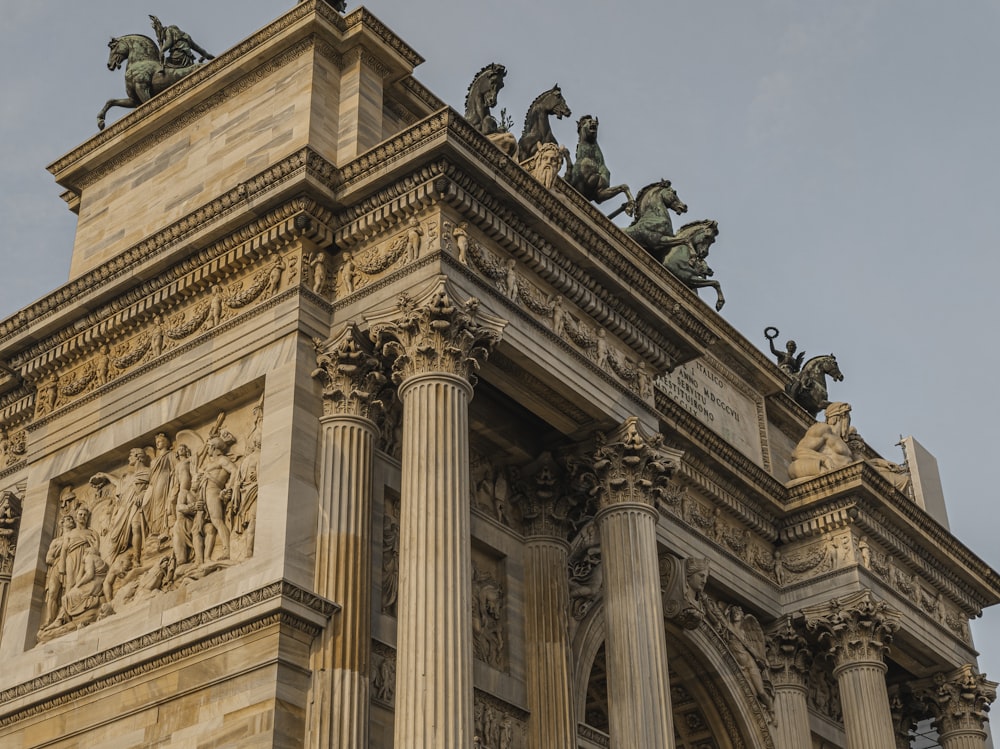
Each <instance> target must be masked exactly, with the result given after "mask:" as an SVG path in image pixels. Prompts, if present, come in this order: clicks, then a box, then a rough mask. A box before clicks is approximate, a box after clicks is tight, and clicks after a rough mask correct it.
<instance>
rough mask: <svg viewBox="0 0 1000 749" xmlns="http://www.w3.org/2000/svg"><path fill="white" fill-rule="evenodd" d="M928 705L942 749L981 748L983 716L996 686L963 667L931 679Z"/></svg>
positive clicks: (982, 742) (994, 693)
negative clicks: (931, 684) (932, 685)
mask: <svg viewBox="0 0 1000 749" xmlns="http://www.w3.org/2000/svg"><path fill="white" fill-rule="evenodd" d="M927 697H928V700H927V702H928V704H929V706H930V709H931V712H932V714H933V715H934V727H935V729H937V732H938V737H939V738H938V740H939V741H940V742H941V747H942V749H983V747H985V746H986V730H985V724H986V713H987V712H988V711H989V709H990V704H991V703H992V702H993V701H994V700H995V699H996V698H997V684H996V683H995V682H992V681H988V680H987V678H986V677H985V676H984V675H983V674H981V673H979V671H977V670H976V667H975V666H972V665H965V666H962V667H961V668H959V669H957V670H955V671H953V672H951V673H950V674H938V675H937V676H935V677H934V688H933V689H931V690H929V691H928V694H927Z"/></svg>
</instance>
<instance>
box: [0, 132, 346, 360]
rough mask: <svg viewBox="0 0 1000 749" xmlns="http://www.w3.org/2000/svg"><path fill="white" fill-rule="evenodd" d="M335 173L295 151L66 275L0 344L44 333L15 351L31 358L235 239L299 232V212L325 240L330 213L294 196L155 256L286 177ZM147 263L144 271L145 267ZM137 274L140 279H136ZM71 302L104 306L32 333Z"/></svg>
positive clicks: (15, 321) (0, 326)
mask: <svg viewBox="0 0 1000 749" xmlns="http://www.w3.org/2000/svg"><path fill="white" fill-rule="evenodd" d="M336 174H337V172H336V169H335V168H334V167H333V166H332V165H331V164H330V163H329V162H327V161H326V160H324V159H323V158H322V157H320V156H319V155H318V154H316V153H315V152H313V151H311V150H310V149H300V150H298V151H295V152H294V153H292V154H290V155H289V156H287V157H286V158H284V159H282V160H281V161H279V162H277V163H276V164H274V165H272V166H270V167H268V168H267V169H265V170H263V171H262V172H260V173H259V174H258V175H256V176H255V177H253V178H252V179H250V180H247V181H246V182H244V183H242V184H240V185H237V186H235V187H233V188H232V189H230V190H228V191H226V192H225V193H223V194H222V195H220V196H218V197H217V198H215V199H213V200H211V201H209V202H207V203H205V204H204V205H202V206H201V207H199V208H197V209H195V210H194V211H192V212H191V213H190V214H188V215H187V216H185V217H183V218H181V219H178V220H177V221H175V222H174V223H173V224H171V225H170V226H168V227H165V228H164V229H162V230H161V231H159V232H157V233H156V234H153V235H151V236H150V237H148V238H146V239H144V240H142V241H141V242H138V243H137V244H135V245H134V246H132V247H131V248H129V249H127V250H125V251H123V252H121V253H120V254H118V255H117V256H115V257H114V258H112V259H111V260H109V261H108V262H106V263H104V264H103V265H101V266H99V267H97V268H95V269H93V270H91V271H89V272H87V273H85V274H84V275H82V276H79V277H77V278H75V279H72V280H71V281H69V282H68V283H66V284H64V285H63V286H62V287H60V288H59V289H56V290H55V291H53V292H52V293H50V294H49V295H47V296H45V297H43V298H42V299H41V300H39V301H37V302H35V303H34V304H32V305H31V306H29V307H26V308H24V309H22V310H21V311H20V312H17V313H15V314H14V315H12V316H11V317H9V318H7V319H6V320H4V321H2V322H0V344H3V343H6V342H8V341H11V340H12V339H16V338H17V337H18V335H19V334H29V335H30V338H31V339H34V340H36V341H38V340H39V338H41V337H42V336H45V338H44V339H43V340H41V341H39V343H37V344H36V345H34V346H32V347H31V348H30V349H29V351H28V352H27V354H25V353H22V352H19V353H18V356H19V358H22V359H23V358H24V357H25V356H28V357H29V358H30V357H31V356H36V355H37V352H38V351H40V350H45V349H46V348H50V347H51V346H52V345H55V344H56V343H61V342H63V341H66V340H69V339H70V338H72V337H74V336H76V335H77V334H78V332H79V328H78V325H79V324H82V325H83V326H85V327H92V326H97V325H99V324H100V323H101V322H104V321H106V320H107V318H109V317H110V316H112V315H115V314H117V313H119V312H120V311H121V310H124V309H127V308H128V307H130V306H132V305H134V304H135V303H136V302H137V300H139V299H140V298H142V297H144V296H149V295H153V294H155V293H156V292H157V291H158V290H161V289H163V288H165V287H168V286H169V285H170V284H172V283H174V282H175V281H176V280H177V279H178V278H180V277H182V276H183V275H185V274H188V273H190V272H191V271H192V270H193V269H194V268H195V267H197V266H198V265H201V264H204V263H208V262H211V261H212V260H215V259H217V258H220V257H223V256H225V255H226V254H227V253H228V252H230V251H232V250H233V249H234V248H237V247H238V246H239V245H241V244H245V243H253V242H255V241H256V242H260V241H261V238H265V236H266V235H267V234H268V233H270V232H274V231H275V229H276V227H278V226H281V225H282V224H284V225H285V226H286V228H283V229H279V232H288V231H296V232H299V233H302V230H301V229H298V228H296V227H295V226H294V221H293V219H294V217H295V216H296V215H297V214H306V215H307V216H308V217H309V218H311V219H313V220H311V221H310V222H309V228H308V229H307V230H305V232H304V233H305V234H306V235H307V236H311V237H313V238H314V241H317V242H318V243H321V244H322V243H329V242H330V241H331V240H332V235H331V234H329V232H328V230H327V229H326V225H327V224H328V223H329V221H330V218H331V214H330V212H329V211H328V210H327V209H325V208H322V207H320V205H319V204H317V203H316V202H315V201H314V200H311V199H306V198H299V199H296V200H292V201H289V202H286V203H285V204H284V205H281V206H279V207H276V208H274V209H273V210H271V211H270V212H269V213H266V214H265V215H263V216H262V217H260V218H258V219H256V220H253V221H250V222H249V223H247V224H246V225H245V226H243V227H241V228H240V229H238V230H237V231H235V232H233V233H231V234H229V235H228V236H224V237H223V238H221V239H217V240H215V241H214V242H213V243H212V244H210V245H209V246H208V247H205V248H204V249H201V250H200V251H196V250H197V248H195V247H192V248H191V249H189V250H187V253H186V255H185V256H184V257H186V259H184V260H183V262H180V263H174V264H173V265H172V266H171V267H170V268H166V269H164V268H162V267H161V266H162V260H159V258H162V256H164V255H165V254H167V253H171V252H174V251H176V250H177V249H178V248H179V247H181V246H182V245H183V244H185V243H188V242H190V241H191V239H192V238H193V237H195V236H200V235H202V234H204V233H206V232H208V231H210V230H211V229H212V228H213V227H217V226H218V225H220V224H223V223H224V222H226V221H227V219H228V220H229V221H230V222H231V221H233V220H234V219H235V217H236V216H237V215H238V213H241V212H244V211H246V210H247V207H248V206H249V205H250V204H251V203H254V202H258V201H260V200H262V199H263V198H264V196H265V195H266V194H267V193H270V192H271V191H273V190H274V189H276V188H278V187H279V186H281V185H283V184H285V183H287V182H288V181H289V180H292V179H295V178H297V177H298V178H301V177H306V178H309V177H311V178H312V179H314V180H316V181H317V182H320V183H331V182H335V181H336ZM289 222H291V223H289ZM187 255H190V256H189V257H188V256H187ZM147 268H149V270H146V269H147ZM154 268H155V272H154V270H153V269H154ZM136 279H138V280H139V281H143V279H145V280H144V282H142V283H139V282H136ZM119 282H122V283H119ZM123 284H128V286H129V290H128V291H127V293H124V294H122V295H121V296H119V297H118V298H117V299H115V300H114V301H111V302H110V303H108V300H109V299H110V298H111V295H112V294H114V293H115V292H119V293H120V289H121V287H122V285H123ZM70 301H73V302H76V303H77V305H76V307H77V309H79V308H80V307H81V303H82V306H83V309H84V310H87V309H90V310H93V309H94V308H95V307H99V305H101V304H105V305H106V306H105V307H103V308H99V309H98V310H97V311H95V312H91V313H90V314H89V315H88V316H87V317H86V318H85V321H84V322H82V323H78V321H77V320H78V318H74V319H73V320H72V324H71V325H70V326H69V327H65V328H63V330H62V331H61V332H59V333H57V334H56V335H55V337H53V338H49V336H51V332H49V331H44V332H42V331H39V330H33V331H30V329H31V328H37V326H38V325H39V324H40V323H42V321H44V320H47V319H49V318H53V317H54V316H56V315H57V313H59V312H60V311H62V310H64V309H65V306H66V304H67V302H70ZM76 315H79V313H76ZM29 331H30V333H29ZM32 352H34V353H32ZM8 356H10V354H8ZM15 366H16V365H15Z"/></svg>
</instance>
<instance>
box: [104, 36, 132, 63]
mask: <svg viewBox="0 0 1000 749" xmlns="http://www.w3.org/2000/svg"><path fill="white" fill-rule="evenodd" d="M108 49H110V50H111V53H110V54H109V55H108V70H118V69H120V68H121V66H122V63H123V62H125V60H127V59H128V42H126V41H125V40H124V39H121V38H119V37H116V36H113V37H111V41H110V42H108Z"/></svg>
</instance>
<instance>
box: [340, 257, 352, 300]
mask: <svg viewBox="0 0 1000 749" xmlns="http://www.w3.org/2000/svg"><path fill="white" fill-rule="evenodd" d="M355 271H356V267H355V265H354V254H353V253H350V252H345V253H344V264H343V265H342V266H340V288H341V289H342V291H343V293H344V294H353V293H354V273H355Z"/></svg>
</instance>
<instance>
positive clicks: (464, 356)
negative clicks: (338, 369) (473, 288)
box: [366, 276, 507, 385]
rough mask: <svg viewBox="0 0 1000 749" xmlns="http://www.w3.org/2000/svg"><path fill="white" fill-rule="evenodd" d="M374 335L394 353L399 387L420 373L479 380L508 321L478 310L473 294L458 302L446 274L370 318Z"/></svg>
mask: <svg viewBox="0 0 1000 749" xmlns="http://www.w3.org/2000/svg"><path fill="white" fill-rule="evenodd" d="M366 322H367V323H368V325H369V327H370V329H371V338H372V340H373V341H375V344H376V346H377V347H378V348H379V350H380V351H381V352H382V353H383V354H384V355H386V356H389V357H392V359H393V365H392V379H393V381H394V382H395V383H396V384H397V385H400V384H402V383H403V382H405V381H406V380H408V379H409V378H411V377H413V376H416V375H421V374H431V373H434V374H442V373H443V374H451V375H455V376H457V377H461V378H463V379H465V380H467V381H469V382H470V383H471V384H475V373H476V372H477V371H478V370H479V368H480V367H481V366H482V364H483V362H484V361H486V357H487V356H488V355H489V353H490V351H492V349H493V347H494V346H495V345H496V344H497V343H498V342H499V341H500V336H501V334H502V332H503V329H504V327H505V326H506V325H507V321H506V320H502V319H500V318H499V317H495V316H493V315H490V314H488V313H486V312H483V311H482V310H480V309H479V301H478V300H477V299H475V298H474V297H473V298H470V299H467V300H466V301H464V302H457V301H455V295H454V294H453V293H452V292H450V291H449V289H448V283H447V281H446V279H445V277H444V276H440V277H438V278H437V279H436V280H435V281H434V283H433V284H432V285H431V286H430V287H429V288H427V289H426V290H425V291H423V292H422V293H420V294H419V295H417V296H416V297H414V296H410V295H408V294H401V295H400V296H399V298H398V299H397V301H396V304H395V305H394V306H393V307H391V308H389V309H387V310H384V311H381V312H376V313H375V314H373V315H371V316H369V317H367V318H366Z"/></svg>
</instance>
